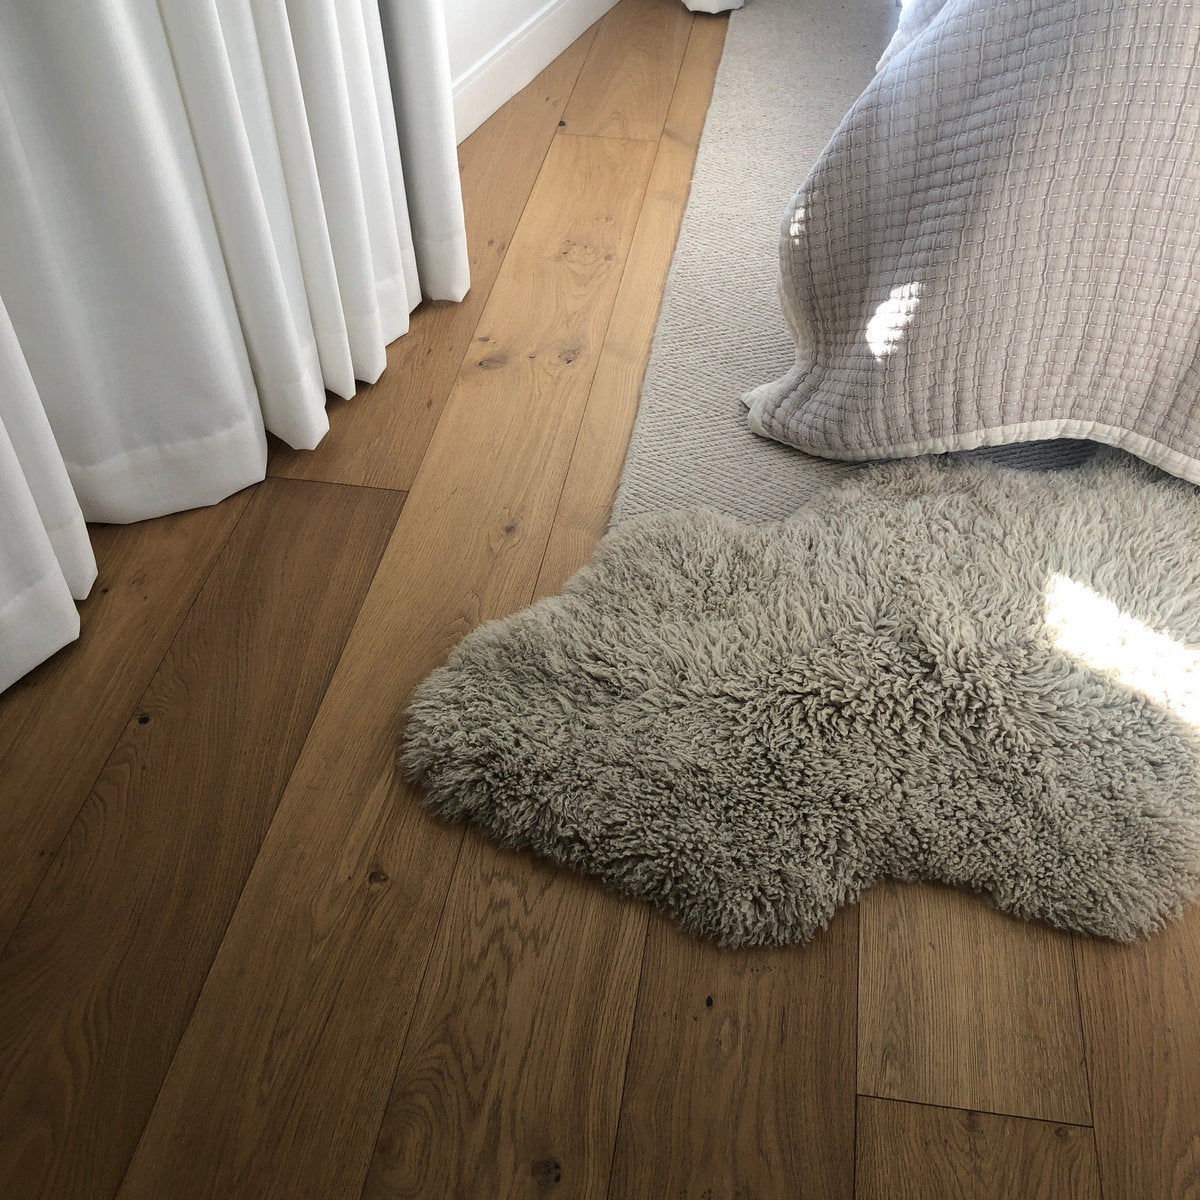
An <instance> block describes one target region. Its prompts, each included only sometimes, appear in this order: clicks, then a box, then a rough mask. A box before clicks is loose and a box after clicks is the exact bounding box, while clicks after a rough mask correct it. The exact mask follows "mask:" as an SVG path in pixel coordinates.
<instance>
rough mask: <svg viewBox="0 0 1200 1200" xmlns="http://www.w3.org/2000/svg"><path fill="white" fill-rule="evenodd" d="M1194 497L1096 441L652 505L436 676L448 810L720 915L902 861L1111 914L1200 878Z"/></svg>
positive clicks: (431, 749)
mask: <svg viewBox="0 0 1200 1200" xmlns="http://www.w3.org/2000/svg"><path fill="white" fill-rule="evenodd" d="M1198 528H1200V498H1198V493H1197V490H1196V489H1195V488H1193V487H1192V486H1190V485H1188V484H1184V483H1181V482H1179V481H1175V480H1170V479H1168V478H1166V477H1164V476H1162V475H1160V474H1159V473H1158V472H1156V471H1154V470H1153V469H1151V468H1148V467H1144V466H1142V465H1141V464H1138V463H1136V462H1135V461H1134V460H1131V459H1127V458H1124V457H1120V456H1116V455H1112V454H1110V453H1109V452H1102V454H1101V455H1100V456H1098V457H1097V459H1096V460H1094V461H1093V462H1092V463H1090V464H1088V465H1086V466H1083V467H1080V468H1078V469H1076V470H1073V471H1063V472H1054V473H1031V472H1026V471H1015V470H1009V469H1002V468H996V467H991V466H987V465H981V464H977V463H970V462H963V461H961V460H914V461H908V462H903V463H896V464H889V465H884V466H878V467H872V468H866V469H864V470H862V471H860V472H859V473H857V474H856V475H855V476H854V477H853V478H852V479H851V480H849V481H848V482H846V483H844V484H842V485H840V486H839V487H838V488H836V489H834V490H833V491H831V492H829V493H827V494H826V495H825V496H824V497H822V498H821V499H818V500H816V501H815V502H814V503H812V504H810V505H809V506H807V507H805V508H803V509H802V510H801V511H800V512H798V513H797V514H796V515H795V516H794V517H792V518H791V519H789V520H787V521H785V522H783V523H779V524H769V525H766V526H750V525H747V524H745V523H743V522H741V521H739V520H737V519H735V518H731V517H729V516H722V515H717V514H714V513H712V512H708V511H694V512H685V513H674V514H661V515H657V516H655V515H651V516H646V517H642V518H638V519H635V520H633V521H630V522H628V523H626V524H624V525H623V526H622V527H620V528H618V529H616V530H615V531H614V532H612V533H611V534H609V535H608V537H607V538H606V539H605V540H604V541H603V542H602V543H601V546H600V548H599V551H598V554H597V557H596V560H595V562H594V563H593V564H592V565H591V566H589V567H587V568H585V569H584V570H583V571H582V572H580V573H579V574H578V575H576V576H575V578H574V579H573V580H572V581H571V582H570V584H569V585H568V587H567V590H566V593H565V594H564V595H563V596H559V597H554V598H551V599H547V600H544V601H542V602H540V603H539V604H537V605H535V606H533V607H532V608H530V609H527V610H526V611H524V612H522V613H519V614H517V615H516V616H513V617H510V618H508V619H506V620H502V621H497V622H494V623H492V624H489V625H486V626H484V627H483V628H481V629H479V630H477V631H476V632H475V633H473V634H471V635H470V636H469V637H468V638H467V639H466V640H465V641H464V642H463V643H462V644H461V645H460V646H459V647H458V648H457V649H456V650H455V652H454V653H453V655H452V657H451V659H450V662H449V664H448V665H447V666H446V667H444V668H442V669H441V670H439V671H437V672H435V673H434V674H433V675H432V676H431V677H430V678H429V679H428V680H427V681H426V682H425V683H424V684H423V685H422V686H421V688H420V689H419V690H418V692H417V693H416V695H415V698H414V700H413V702H412V705H411V709H410V712H409V720H408V725H407V729H406V735H405V748H404V762H405V764H406V766H407V769H408V770H409V772H410V774H411V775H412V776H413V777H414V778H415V779H416V780H417V781H418V782H420V783H421V784H422V785H423V786H424V787H425V789H426V792H427V796H428V798H429V801H430V802H431V803H432V804H433V805H434V806H435V807H436V808H437V809H438V810H439V811H440V812H442V813H443V814H444V815H445V816H447V817H450V818H455V819H457V818H464V817H466V818H470V819H471V820H473V821H475V822H477V823H478V824H479V825H481V826H482V827H483V828H484V829H486V830H487V831H488V832H490V833H491V834H493V835H494V836H496V837H497V838H499V839H500V840H502V841H503V842H504V843H506V844H508V845H510V846H518V847H519V846H528V847H533V848H534V849H535V850H537V851H538V852H540V853H541V854H543V855H546V856H548V857H549V858H552V859H554V860H555V861H557V862H560V863H563V864H565V865H567V866H570V867H573V868H576V869H579V870H582V871H585V872H589V873H591V874H593V875H595V876H598V877H599V878H601V879H603V880H604V881H605V882H607V883H608V884H610V885H612V886H613V887H615V888H618V889H619V890H621V891H622V892H626V893H629V894H632V895H635V896H639V897H642V898H644V899H646V900H649V901H651V902H652V903H654V904H656V905H658V906H659V907H661V908H662V909H664V910H666V911H667V912H668V913H670V914H671V915H672V916H674V917H675V918H676V919H677V920H678V921H679V922H680V924H682V925H683V926H684V927H685V928H687V929H689V930H692V931H694V932H696V933H699V934H703V935H707V936H711V937H715V938H717V939H719V940H720V941H721V942H722V943H724V944H725V945H729V946H733V945H739V944H743V943H782V942H790V941H796V940H804V939H806V938H808V937H810V936H812V935H813V934H814V933H815V932H816V931H817V930H818V929H820V928H821V927H822V926H823V925H824V924H825V923H826V922H827V921H828V919H829V917H830V915H831V914H832V913H833V912H834V911H835V909H837V908H838V906H840V905H843V904H845V903H847V902H849V901H852V900H853V899H854V898H855V897H856V896H857V895H858V894H859V892H860V891H861V890H862V889H863V888H865V887H868V886H869V885H870V884H872V883H873V882H875V881H877V880H879V879H883V878H897V879H929V880H939V881H943V882H946V883H951V884H959V885H966V886H968V887H970V888H974V889H976V890H978V891H981V892H984V893H986V894H988V895H990V896H991V897H992V898H993V899H994V901H995V903H996V904H997V905H998V906H999V907H1001V908H1002V909H1005V910H1007V911H1009V912H1011V913H1014V914H1016V915H1019V916H1022V917H1030V918H1039V919H1042V920H1045V921H1048V922H1051V923H1052V924H1054V925H1057V926H1060V927H1063V928H1066V929H1072V930H1081V931H1084V932H1087V933H1091V934H1098V935H1103V936H1106V937H1112V938H1119V939H1128V938H1134V937H1137V936H1141V935H1146V934H1149V933H1152V932H1153V931H1155V930H1157V929H1158V928H1159V927H1160V926H1161V925H1162V924H1163V922H1164V921H1165V920H1167V919H1168V918H1169V917H1171V916H1172V915H1173V914H1175V913H1177V912H1178V911H1179V909H1180V908H1181V907H1182V906H1183V905H1184V904H1185V903H1187V902H1188V901H1190V900H1191V899H1192V898H1193V897H1194V896H1195V894H1196V891H1197V887H1198V885H1200V741H1198V739H1197V732H1196V727H1195V725H1194V722H1195V721H1198V720H1200V657H1198V654H1197V649H1196V648H1197V646H1200V556H1197V555H1196V553H1195V551H1196V530H1197V529H1198Z"/></svg>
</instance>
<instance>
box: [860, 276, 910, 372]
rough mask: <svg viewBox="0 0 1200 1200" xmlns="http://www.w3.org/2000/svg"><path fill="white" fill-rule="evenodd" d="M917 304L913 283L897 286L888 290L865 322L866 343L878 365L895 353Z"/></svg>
mask: <svg viewBox="0 0 1200 1200" xmlns="http://www.w3.org/2000/svg"><path fill="white" fill-rule="evenodd" d="M920 302H921V285H920V284H919V283H917V282H916V281H914V282H912V283H901V284H897V285H896V286H895V287H894V288H892V290H891V291H890V292H889V293H888V298H887V299H886V300H884V301H883V303H882V304H880V305H879V307H878V308H877V309H876V310H875V315H874V316H873V317H872V318H871V319H870V320H869V321H868V322H867V329H866V339H867V345H868V346H870V348H871V353H872V354H873V355H875V358H876V359H877V360H878V361H880V362H882V361H883V359H885V358H887V357H888V355H889V354H894V353H895V351H896V348H897V347H898V346H899V345H900V343H901V342H902V341H903V340H904V331H905V329H907V328H908V323H909V322H910V321H911V320H912V319H913V313H915V312H916V311H917V305H918V304H919V303H920Z"/></svg>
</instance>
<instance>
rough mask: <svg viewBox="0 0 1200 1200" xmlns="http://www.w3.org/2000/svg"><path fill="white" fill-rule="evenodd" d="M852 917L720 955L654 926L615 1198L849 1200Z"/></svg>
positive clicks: (660, 924)
mask: <svg viewBox="0 0 1200 1200" xmlns="http://www.w3.org/2000/svg"><path fill="white" fill-rule="evenodd" d="M856 946H857V918H856V914H855V912H854V910H853V909H848V910H844V911H843V912H841V913H839V914H838V915H837V916H836V917H835V918H834V920H833V921H832V922H831V924H830V927H829V928H828V929H827V930H826V931H825V932H824V933H821V934H819V935H818V936H817V937H816V938H814V939H813V940H812V941H811V942H809V943H808V944H807V945H805V946H787V947H782V948H776V947H772V948H763V947H753V948H746V949H740V950H723V949H721V948H720V947H719V946H716V945H714V944H713V943H710V942H705V941H701V940H700V939H698V938H696V937H693V936H691V935H689V934H685V933H682V932H680V931H679V930H678V929H676V928H675V927H674V926H673V925H671V924H670V923H669V922H668V921H667V920H666V919H665V918H663V917H661V916H659V915H655V916H654V917H652V919H651V922H650V933H649V937H648V938H647V941H646V955H645V960H644V963H643V966H642V978H641V987H640V990H639V993H638V1005H637V1015H636V1018H635V1020H634V1029H633V1042H632V1046H631V1049H630V1052H629V1068H628V1074H627V1077H626V1080H625V1092H624V1099H623V1102H622V1105H621V1121H620V1128H619V1132H618V1135H617V1146H616V1153H615V1156H614V1161H613V1174H612V1182H611V1184H610V1188H609V1197H610V1200H626V1198H627V1197H634V1196H638V1197H640V1196H670V1197H675V1196H684V1197H688V1198H689V1200H690V1198H692V1197H696V1198H697V1200H699V1198H701V1197H703V1198H705V1200H708V1198H711V1200H741V1198H743V1197H755V1198H757V1197H763V1198H764V1200H765V1198H766V1197H776V1196H786V1197H788V1198H789V1200H850V1197H851V1196H852V1195H853V1189H854V1100H855V1098H854V1082H853V1081H854V1011H855V1001H854V991H855V957H856V955H855V952H856Z"/></svg>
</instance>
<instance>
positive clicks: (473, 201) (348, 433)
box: [268, 26, 595, 491]
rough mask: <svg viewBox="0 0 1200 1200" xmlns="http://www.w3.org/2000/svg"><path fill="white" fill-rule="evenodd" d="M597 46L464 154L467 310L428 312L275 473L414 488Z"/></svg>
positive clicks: (558, 70)
mask: <svg viewBox="0 0 1200 1200" xmlns="http://www.w3.org/2000/svg"><path fill="white" fill-rule="evenodd" d="M594 37H595V26H593V27H592V28H591V29H589V30H588V31H587V32H586V33H584V34H583V36H582V37H580V38H578V39H577V40H576V41H575V42H574V43H572V45H571V46H569V47H568V48H567V49H566V50H564V51H563V53H562V54H560V55H559V56H558V58H556V59H555V60H554V62H552V63H551V64H550V65H549V66H548V67H547V68H546V69H545V70H544V71H542V72H541V74H540V75H538V76H537V78H535V79H534V80H533V82H531V83H530V84H529V85H528V86H526V87H525V88H523V89H522V90H521V91H520V92H518V93H517V95H515V96H514V97H513V98H512V99H511V100H509V101H508V103H506V104H505V105H504V106H503V107H502V108H500V109H499V110H498V111H497V112H496V113H494V114H493V115H492V116H491V117H489V118H488V120H487V121H485V122H484V123H483V124H482V125H481V126H480V127H479V128H478V129H477V130H475V132H474V133H472V134H471V135H470V136H469V137H468V138H466V140H465V141H464V142H463V143H462V145H460V146H459V148H458V158H459V175H460V179H461V182H462V194H463V209H464V213H465V217H466V223H467V248H468V256H469V260H470V266H471V289H470V291H469V292H468V293H467V294H466V296H465V297H464V298H463V299H462V301H460V302H459V303H457V304H452V303H448V302H443V301H430V300H426V301H423V302H422V303H421V304H420V305H419V306H418V308H417V309H416V310H415V311H414V312H413V314H412V318H411V324H410V327H409V330H408V333H406V334H405V335H404V336H403V337H401V338H398V339H397V340H396V341H394V342H393V343H392V344H391V345H390V346H389V347H388V352H387V364H388V365H387V369H386V370H385V371H384V373H383V375H382V376H380V378H379V380H378V381H377V382H376V383H374V384H372V385H369V386H363V387H361V388H360V389H359V392H358V394H357V395H355V396H353V397H352V398H351V399H349V400H341V399H339V398H337V397H333V398H331V399H330V401H329V432H328V433H327V434H326V435H325V437H324V438H323V439H322V440H321V444H320V445H319V446H317V448H316V449H315V450H292V449H290V448H289V447H288V446H285V445H284V444H283V443H282V442H280V441H278V440H276V439H272V448H271V459H270V465H269V468H268V469H269V472H270V474H272V475H281V476H288V477H291V478H294V479H321V480H327V481H329V482H333V483H347V484H358V485H365V486H368V487H385V488H395V489H398V490H400V491H409V490H410V489H411V488H412V484H413V480H414V479H415V478H416V474H417V470H418V469H419V467H420V465H421V459H422V457H423V456H424V454H425V448H426V447H427V446H428V444H429V439H430V438H431V437H432V436H433V431H434V429H435V427H436V426H437V422H438V418H439V417H440V416H441V413H442V409H443V407H444V405H445V402H446V398H447V397H448V396H449V394H450V389H451V388H452V387H453V386H454V380H455V378H456V376H457V374H458V368H459V364H460V363H461V362H462V357H463V355H464V354H465V353H466V350H467V347H468V346H469V345H470V342H471V337H472V335H473V334H474V332H475V326H476V325H477V324H478V323H479V316H480V314H481V313H482V312H483V309H484V306H485V304H486V303H487V300H488V297H489V295H490V294H491V290H492V285H493V284H494V283H495V281H496V276H497V275H498V274H499V271H500V265H501V263H502V262H503V261H504V256H505V254H506V253H507V252H508V247H509V244H510V243H511V241H512V236H513V231H514V230H515V229H516V227H517V222H518V221H519V220H520V218H521V214H522V212H524V210H525V205H526V203H527V202H528V200H529V194H530V192H531V191H532V190H533V185H534V181H535V180H536V179H537V175H538V171H539V170H540V169H541V166H542V163H543V161H544V160H545V157H546V153H547V151H548V150H549V148H550V143H551V141H552V140H553V138H554V135H555V133H556V132H557V130H558V123H559V119H560V117H561V116H562V112H563V109H564V108H565V107H566V103H567V99H568V97H569V96H570V94H571V89H572V88H573V87H574V86H575V80H576V78H577V77H578V75H579V70H580V68H581V67H582V65H583V62H584V59H585V58H586V57H587V52H588V49H589V48H590V47H591V44H592V39H593V38H594Z"/></svg>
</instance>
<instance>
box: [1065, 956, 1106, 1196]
mask: <svg viewBox="0 0 1200 1200" xmlns="http://www.w3.org/2000/svg"><path fill="white" fill-rule="evenodd" d="M1080 937H1081V935H1080V934H1078V933H1073V934H1071V978H1072V979H1073V980H1074V981H1075V1019H1076V1021H1078V1023H1079V1045H1080V1047H1081V1048H1082V1050H1083V1083H1084V1095H1085V1096H1086V1097H1087V1105H1088V1120H1089V1122H1090V1125H1091V1129H1092V1137H1093V1138H1095V1130H1096V1105H1095V1102H1094V1101H1093V1099H1092V1056H1091V1052H1090V1048H1089V1046H1088V1036H1087V1030H1086V1029H1085V1028H1084V1025H1083V988H1082V986H1081V985H1080V981H1079V953H1078V946H1077V943H1078V941H1079V939H1080ZM1096 1169H1097V1171H1098V1170H1099V1169H1100V1159H1099V1157H1098V1156H1097V1158H1096ZM1103 1190H1104V1188H1103V1179H1101V1194H1103Z"/></svg>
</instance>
